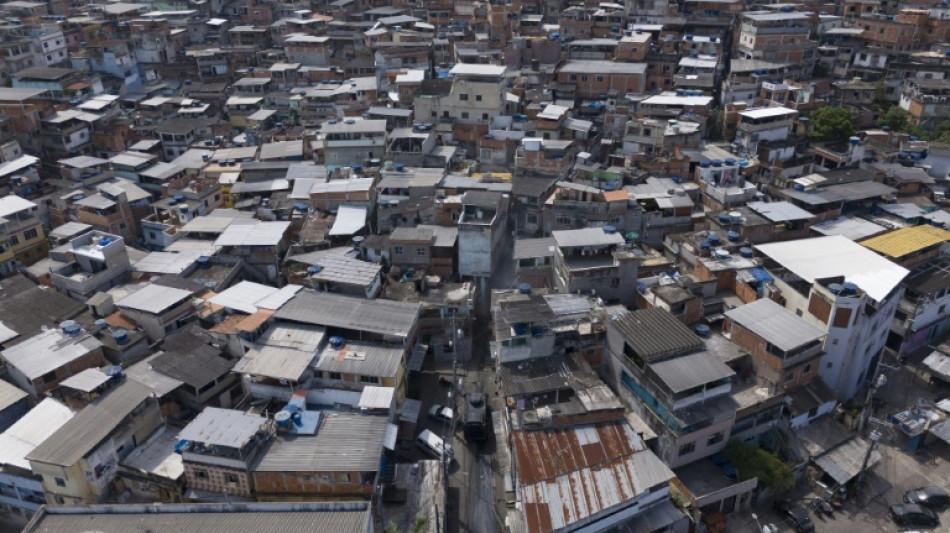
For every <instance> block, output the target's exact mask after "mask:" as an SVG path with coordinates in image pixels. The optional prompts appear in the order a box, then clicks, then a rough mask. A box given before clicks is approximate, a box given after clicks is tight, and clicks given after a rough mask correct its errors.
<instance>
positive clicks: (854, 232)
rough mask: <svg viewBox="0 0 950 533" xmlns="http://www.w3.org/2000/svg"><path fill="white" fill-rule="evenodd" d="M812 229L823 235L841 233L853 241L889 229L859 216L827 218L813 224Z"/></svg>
mask: <svg viewBox="0 0 950 533" xmlns="http://www.w3.org/2000/svg"><path fill="white" fill-rule="evenodd" d="M811 229H812V230H813V231H814V232H815V233H819V234H821V235H829V236H830V235H841V236H843V237H847V238H848V239H850V240H852V241H860V240H861V239H865V238H868V237H872V236H874V235H878V234H880V233H883V232H885V231H887V229H886V228H885V227H884V226H880V225H878V224H875V223H874V222H871V221H870V220H864V219H863V218H858V217H838V218H835V219H832V220H826V221H824V222H819V223H818V224H813V225H812V226H811Z"/></svg>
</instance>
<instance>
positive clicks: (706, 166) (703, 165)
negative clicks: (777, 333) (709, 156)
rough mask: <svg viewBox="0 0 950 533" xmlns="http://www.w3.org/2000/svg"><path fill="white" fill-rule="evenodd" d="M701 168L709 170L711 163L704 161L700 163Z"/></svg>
mask: <svg viewBox="0 0 950 533" xmlns="http://www.w3.org/2000/svg"><path fill="white" fill-rule="evenodd" d="M699 166H701V167H702V168H709V161H706V160H703V161H700V162H699Z"/></svg>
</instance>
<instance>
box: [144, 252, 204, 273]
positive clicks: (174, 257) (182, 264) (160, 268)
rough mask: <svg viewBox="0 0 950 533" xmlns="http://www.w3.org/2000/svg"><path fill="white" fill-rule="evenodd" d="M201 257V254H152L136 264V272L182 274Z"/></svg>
mask: <svg viewBox="0 0 950 533" xmlns="http://www.w3.org/2000/svg"><path fill="white" fill-rule="evenodd" d="M200 256H201V254H189V253H171V252H151V253H149V254H148V255H146V256H145V257H144V258H143V259H141V260H139V261H138V262H137V263H135V270H136V271H137V272H147V273H149V274H181V273H182V272H184V271H186V270H188V268H189V267H191V265H193V264H194V263H195V260H196V259H197V258H198V257H200Z"/></svg>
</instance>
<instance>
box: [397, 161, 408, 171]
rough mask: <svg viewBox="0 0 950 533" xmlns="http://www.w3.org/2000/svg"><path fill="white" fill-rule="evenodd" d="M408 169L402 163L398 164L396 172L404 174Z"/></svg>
mask: <svg viewBox="0 0 950 533" xmlns="http://www.w3.org/2000/svg"><path fill="white" fill-rule="evenodd" d="M405 168H406V165H404V164H402V163H396V172H402V171H403V170H404V169H405Z"/></svg>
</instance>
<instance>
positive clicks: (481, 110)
mask: <svg viewBox="0 0 950 533" xmlns="http://www.w3.org/2000/svg"><path fill="white" fill-rule="evenodd" d="M449 73H450V74H451V76H452V82H451V85H450V86H449V87H448V88H447V89H448V90H447V91H437V92H436V93H435V94H427V92H426V91H423V92H422V93H420V94H418V95H416V97H415V98H414V99H413V116H414V118H415V120H416V121H420V122H437V121H438V122H448V123H452V124H454V125H455V128H454V135H455V137H457V138H460V139H468V140H472V141H474V140H475V139H476V138H478V137H476V136H475V135H474V133H475V132H477V131H478V129H479V128H484V129H485V130H486V131H487V127H488V124H489V123H490V122H491V120H492V119H493V118H494V117H496V116H498V115H503V114H505V113H504V111H505V86H506V79H505V73H506V68H505V67H504V66H502V65H480V64H468V63H458V64H456V65H455V66H454V67H452V69H451V70H450V71H449ZM482 134H484V132H482Z"/></svg>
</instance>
